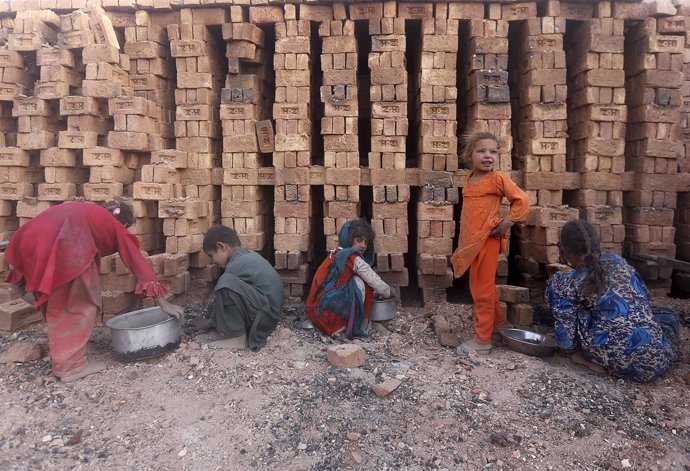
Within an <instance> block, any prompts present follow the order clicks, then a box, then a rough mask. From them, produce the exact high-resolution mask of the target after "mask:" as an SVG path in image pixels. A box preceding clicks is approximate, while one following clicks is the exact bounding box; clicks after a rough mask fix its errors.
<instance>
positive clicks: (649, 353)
mask: <svg viewBox="0 0 690 471" xmlns="http://www.w3.org/2000/svg"><path fill="white" fill-rule="evenodd" d="M600 261H601V264H602V266H603V268H604V270H605V272H606V273H607V275H608V277H609V280H610V286H609V289H608V291H607V292H606V293H605V294H604V295H603V296H601V297H600V298H598V299H588V298H586V297H585V296H584V295H583V294H582V290H581V289H580V287H581V283H582V280H583V278H584V276H585V275H586V273H587V268H586V267H579V268H577V269H576V270H574V271H572V272H570V273H555V274H554V275H553V276H552V277H551V278H550V279H549V282H548V284H547V287H546V294H545V298H546V302H547V304H548V305H549V306H550V307H551V311H552V313H553V315H554V318H555V326H556V341H557V342H558V344H559V346H560V347H561V348H564V349H581V350H582V353H583V354H584V356H585V358H587V359H588V360H590V361H592V362H594V363H597V364H599V365H601V366H603V367H604V368H606V369H607V370H608V371H609V372H611V373H612V374H614V375H616V376H620V377H624V378H628V379H631V380H633V381H638V382H649V381H654V380H655V379H657V378H658V377H660V376H661V375H662V374H663V373H664V371H666V369H667V368H668V367H669V366H670V365H671V363H673V361H675V360H676V358H677V356H678V335H679V331H680V326H679V323H678V319H677V318H676V316H675V315H674V314H673V313H672V311H671V310H669V309H666V308H661V307H657V306H652V305H651V304H650V302H649V293H648V291H647V287H646V286H645V284H644V282H643V281H642V279H641V278H640V276H639V275H638V273H637V272H636V271H635V269H634V268H633V267H631V266H630V265H628V263H627V262H626V261H625V260H624V259H623V258H621V257H619V256H618V255H615V254H609V253H607V254H602V255H601V258H600Z"/></svg>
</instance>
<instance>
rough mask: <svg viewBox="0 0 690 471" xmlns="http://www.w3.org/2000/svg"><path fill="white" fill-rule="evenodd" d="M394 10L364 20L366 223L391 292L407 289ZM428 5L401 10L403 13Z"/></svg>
mask: <svg viewBox="0 0 690 471" xmlns="http://www.w3.org/2000/svg"><path fill="white" fill-rule="evenodd" d="M395 7H396V5H395V4H394V3H385V4H384V8H383V10H382V11H380V12H379V13H378V17H377V16H376V15H369V33H370V34H371V35H372V36H371V53H370V54H369V70H370V72H371V86H370V92H369V95H370V99H371V153H370V154H369V168H370V169H371V184H372V187H373V188H372V190H373V204H372V220H371V224H372V226H373V228H374V232H375V233H376V240H375V243H374V247H375V249H376V252H377V256H378V258H377V263H376V265H377V270H378V272H379V275H381V278H383V279H384V280H385V281H386V282H387V283H388V284H389V285H391V286H393V287H401V286H407V285H408V282H409V274H408V269H407V267H406V266H405V260H404V254H405V253H406V252H407V251H408V245H407V236H408V219H407V205H408V203H409V201H410V186H409V185H408V184H406V181H405V151H406V140H407V133H408V123H407V117H406V111H405V110H406V109H407V99H408V97H407V81H408V76H407V70H406V69H405V49H406V47H405V46H406V41H405V18H404V17H398V18H396V12H395ZM430 7H432V6H431V5H430V4H425V5H420V6H417V5H415V6H411V5H404V6H403V5H401V13H402V10H406V11H408V12H409V11H411V10H410V9H412V11H414V9H416V8H421V9H422V10H423V13H427V12H428V9H429V8H430Z"/></svg>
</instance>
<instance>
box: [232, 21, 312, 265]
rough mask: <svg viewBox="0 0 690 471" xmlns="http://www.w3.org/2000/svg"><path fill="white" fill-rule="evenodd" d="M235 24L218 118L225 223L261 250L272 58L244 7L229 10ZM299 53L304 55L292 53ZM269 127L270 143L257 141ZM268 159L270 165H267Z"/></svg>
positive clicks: (266, 227) (266, 208)
mask: <svg viewBox="0 0 690 471" xmlns="http://www.w3.org/2000/svg"><path fill="white" fill-rule="evenodd" d="M230 16H231V18H230V19H231V21H232V22H231V23H226V24H224V25H223V29H222V30H223V39H225V40H226V42H227V45H226V57H227V59H228V70H227V73H228V75H227V77H226V83H225V87H226V88H224V89H223V90H222V92H221V105H220V119H221V124H222V129H223V140H224V142H223V151H224V153H223V168H224V174H223V183H224V185H223V187H222V190H221V191H222V193H221V197H222V200H221V205H222V206H221V222H222V223H223V224H224V225H225V226H228V227H231V228H233V229H235V230H236V231H237V233H238V235H239V236H240V240H241V242H242V245H243V246H245V247H247V248H250V249H252V250H257V251H262V250H264V248H266V245H267V234H266V233H267V231H270V230H271V229H270V228H271V225H270V223H269V222H268V218H269V214H270V212H271V208H270V206H269V203H270V201H268V200H267V199H266V195H264V194H263V192H262V190H261V188H260V187H259V186H258V178H259V168H260V167H261V166H263V165H265V164H267V163H269V162H270V157H268V156H267V155H266V154H270V152H272V151H273V129H272V127H270V126H272V125H271V124H270V121H263V122H260V121H259V120H260V119H261V118H263V117H266V114H268V115H269V116H270V113H271V112H272V110H271V108H270V104H269V101H268V97H267V95H268V93H269V90H270V88H271V87H272V86H273V85H272V83H271V81H270V77H271V76H272V71H271V70H270V69H269V67H271V63H270V58H269V57H267V56H264V50H263V46H264V39H265V34H264V31H263V30H262V29H261V28H259V27H258V26H256V25H254V24H251V23H248V22H247V19H246V16H245V14H244V11H243V10H242V9H241V8H239V7H238V8H233V9H232V10H231V12H230ZM291 52H293V53H298V52H300V51H291ZM260 123H263V124H264V125H265V126H266V127H264V128H262V129H265V130H266V133H267V135H266V136H261V137H262V138H263V137H265V138H267V142H264V140H263V139H262V141H261V143H262V144H268V145H267V147H266V146H265V145H262V146H260V145H259V144H260V143H259V140H258V139H257V132H256V131H257V125H261V124H260ZM267 161H268V162H267Z"/></svg>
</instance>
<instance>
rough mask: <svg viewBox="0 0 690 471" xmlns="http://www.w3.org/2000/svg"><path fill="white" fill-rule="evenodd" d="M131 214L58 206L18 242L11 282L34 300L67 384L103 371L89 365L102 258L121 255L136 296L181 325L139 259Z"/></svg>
mask: <svg viewBox="0 0 690 471" xmlns="http://www.w3.org/2000/svg"><path fill="white" fill-rule="evenodd" d="M134 222H135V219H134V214H133V211H132V208H131V207H130V206H129V205H127V204H126V203H124V202H122V201H121V200H119V199H118V200H116V201H113V202H109V203H107V204H106V206H105V208H104V207H101V206H99V205H96V204H92V203H81V202H73V203H64V204H60V205H57V206H53V207H52V208H49V209H47V210H45V211H43V212H42V213H41V214H39V215H38V216H37V217H35V218H34V219H32V220H31V221H29V222H27V223H26V224H24V225H23V226H22V227H20V228H19V230H17V231H16V232H15V233H14V235H13V236H12V238H11V240H10V242H9V244H8V246H7V249H6V250H5V260H7V261H8V262H9V263H10V265H12V267H13V269H12V271H10V273H9V275H8V276H7V281H8V282H10V283H14V284H21V285H22V287H23V289H25V290H26V291H31V292H33V293H34V294H35V297H36V302H35V303H34V307H35V308H36V309H41V310H42V311H43V316H44V318H45V320H46V325H47V328H48V346H49V349H50V357H51V360H52V363H53V373H54V374H55V376H57V377H58V378H59V379H60V380H61V381H63V382H69V381H74V380H77V379H79V378H83V377H84V376H87V375H90V374H93V373H97V372H99V371H101V370H103V369H105V365H104V364H103V363H101V362H91V363H89V362H87V361H86V356H85V354H86V343H87V342H88V340H89V337H90V336H91V330H92V329H93V324H94V321H95V320H96V317H97V316H98V313H99V312H100V310H101V288H100V278H99V266H100V260H101V257H102V256H106V255H112V254H114V253H115V252H118V253H119V254H120V257H121V258H122V261H123V262H124V263H125V265H127V267H128V268H129V269H130V270H132V273H134V275H135V276H136V277H137V281H138V282H137V285H136V288H135V292H136V294H142V295H144V296H153V297H155V298H156V301H157V303H158V305H159V306H160V307H161V309H162V310H163V311H165V312H167V313H168V314H171V315H173V316H175V317H177V318H180V316H181V315H182V314H183V310H182V308H181V307H180V306H176V305H173V304H171V303H169V302H168V301H166V300H165V299H163V296H165V295H166V294H167V291H168V290H167V289H166V288H165V287H164V286H162V285H160V284H159V283H158V282H157V280H156V275H155V274H154V272H153V269H152V268H151V266H150V265H149V263H148V262H147V261H146V259H145V258H144V256H143V255H142V254H141V252H140V251H139V241H138V240H137V238H136V237H135V236H134V235H132V234H130V233H129V232H128V231H127V229H126V227H129V226H131V225H132V224H134Z"/></svg>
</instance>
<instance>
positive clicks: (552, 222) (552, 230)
mask: <svg viewBox="0 0 690 471" xmlns="http://www.w3.org/2000/svg"><path fill="white" fill-rule="evenodd" d="M578 218H579V210H578V209H577V208H569V207H567V206H537V207H534V208H530V212H529V216H528V217H527V222H525V224H524V225H522V226H517V228H516V229H517V230H516V232H517V235H518V236H519V237H520V254H519V255H516V260H517V263H518V266H519V267H520V271H521V272H522V281H523V285H524V286H525V287H527V288H528V289H529V290H530V297H531V298H532V299H533V300H534V301H540V300H542V299H543V297H544V286H545V282H546V280H547V278H548V277H549V276H550V275H551V274H552V273H553V272H554V271H557V270H558V269H559V268H560V265H559V263H560V262H559V259H560V257H559V251H558V241H559V240H560V231H561V228H562V227H563V226H564V225H565V223H567V222H568V221H572V220H574V219H578Z"/></svg>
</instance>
